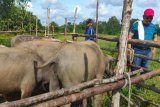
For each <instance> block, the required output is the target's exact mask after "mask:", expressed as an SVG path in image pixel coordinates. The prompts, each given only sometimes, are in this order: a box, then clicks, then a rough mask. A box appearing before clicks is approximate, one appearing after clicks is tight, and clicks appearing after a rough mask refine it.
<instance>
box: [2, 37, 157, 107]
mask: <svg viewBox="0 0 160 107" xmlns="http://www.w3.org/2000/svg"><path fill="white" fill-rule="evenodd" d="M13 36H15V35H11V34H5V35H4V34H0V44H3V45H7V46H10V40H11V37H13ZM55 38H56V39H60V40H62V41H64V40H72V37H71V36H66V37H65V38H64V36H63V35H56V36H55ZM158 38H159V40H160V37H158ZM78 41H84V38H81V37H79V38H78ZM98 45H100V47H104V48H105V47H106V48H112V49H116V43H115V42H109V41H104V40H98ZM103 52H104V54H109V55H111V56H113V57H115V58H116V57H117V54H118V53H115V52H111V51H103ZM156 58H160V49H157V52H156ZM159 65H160V64H159V63H157V62H153V61H151V62H150V67H149V68H150V69H151V70H155V69H158V68H160V66H159ZM159 81H160V76H156V77H153V78H151V79H148V80H146V81H145V82H146V83H147V84H151V85H155V86H156V87H158V88H159V89H160V83H159ZM132 92H134V93H136V94H138V95H140V96H142V97H143V98H144V99H146V100H151V101H153V102H155V103H158V104H160V100H159V99H160V94H157V93H155V92H152V91H150V90H146V89H143V90H141V91H137V90H136V87H135V86H132ZM122 93H124V94H125V95H127V94H128V88H125V89H123V90H122ZM105 102H107V98H106V100H105ZM123 104H124V103H123ZM122 106H124V105H122ZM124 107H125V106H124Z"/></svg>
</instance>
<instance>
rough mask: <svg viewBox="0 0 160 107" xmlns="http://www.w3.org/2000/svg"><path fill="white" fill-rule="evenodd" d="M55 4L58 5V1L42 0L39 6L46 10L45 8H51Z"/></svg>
mask: <svg viewBox="0 0 160 107" xmlns="http://www.w3.org/2000/svg"><path fill="white" fill-rule="evenodd" d="M56 3H58V0H42V1H41V6H42V8H44V9H46V8H50V7H51V6H53V5H54V4H56Z"/></svg>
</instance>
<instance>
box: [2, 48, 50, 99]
mask: <svg viewBox="0 0 160 107" xmlns="http://www.w3.org/2000/svg"><path fill="white" fill-rule="evenodd" d="M34 62H37V63H38V64H42V63H43V61H42V60H41V58H40V57H39V56H38V55H37V54H35V53H34V52H32V51H28V50H23V49H20V48H1V50H0V93H1V94H3V95H8V94H10V93H16V92H20V93H21V98H26V97H28V96H30V95H31V93H32V90H33V89H34V88H35V86H36V85H37V83H39V82H41V81H49V80H50V79H49V78H50V77H53V76H52V72H51V70H49V69H47V68H43V69H36V65H35V64H36V63H35V64H34ZM8 100H9V99H8Z"/></svg>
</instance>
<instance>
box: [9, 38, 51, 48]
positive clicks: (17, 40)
mask: <svg viewBox="0 0 160 107" xmlns="http://www.w3.org/2000/svg"><path fill="white" fill-rule="evenodd" d="M33 40H53V39H52V38H51V37H39V36H31V35H17V36H15V37H13V38H12V39H11V46H12V47H13V46H17V45H18V44H20V43H22V42H26V41H33Z"/></svg>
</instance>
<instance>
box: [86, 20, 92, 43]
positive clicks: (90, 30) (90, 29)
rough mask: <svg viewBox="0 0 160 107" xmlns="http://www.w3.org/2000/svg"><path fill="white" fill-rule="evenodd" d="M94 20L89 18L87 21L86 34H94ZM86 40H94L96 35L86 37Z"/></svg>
mask: <svg viewBox="0 0 160 107" xmlns="http://www.w3.org/2000/svg"><path fill="white" fill-rule="evenodd" d="M92 25H93V20H92V19H90V18H89V19H87V21H86V31H85V33H84V34H88V35H94V28H93V26H92ZM85 40H92V41H94V37H89V36H87V37H85Z"/></svg>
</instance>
